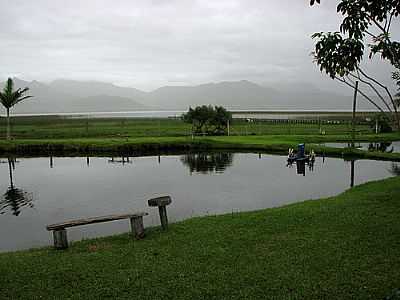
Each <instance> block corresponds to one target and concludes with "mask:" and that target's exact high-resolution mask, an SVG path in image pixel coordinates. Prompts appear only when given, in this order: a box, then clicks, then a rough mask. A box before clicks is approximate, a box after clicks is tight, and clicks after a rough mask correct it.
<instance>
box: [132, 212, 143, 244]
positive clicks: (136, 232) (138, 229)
mask: <svg viewBox="0 0 400 300" xmlns="http://www.w3.org/2000/svg"><path fill="white" fill-rule="evenodd" d="M131 229H132V235H133V236H134V237H135V239H137V240H140V239H142V238H144V226H143V217H142V216H139V217H133V218H131Z"/></svg>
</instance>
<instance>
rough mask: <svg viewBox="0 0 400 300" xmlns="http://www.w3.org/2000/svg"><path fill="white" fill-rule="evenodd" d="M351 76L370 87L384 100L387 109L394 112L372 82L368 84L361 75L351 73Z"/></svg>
mask: <svg viewBox="0 0 400 300" xmlns="http://www.w3.org/2000/svg"><path fill="white" fill-rule="evenodd" d="M349 75H350V76H352V77H353V78H355V79H358V80H359V81H360V82H362V83H364V84H366V85H368V86H369V87H370V88H371V89H372V90H373V91H374V92H375V94H376V95H377V96H378V97H379V98H380V99H381V100H382V102H383V103H384V104H385V106H386V107H387V109H388V110H389V111H390V112H392V109H391V108H390V106H389V104H388V103H387V102H386V100H385V98H383V96H382V95H381V93H379V91H378V90H377V89H376V88H375V87H374V85H373V84H372V83H371V82H368V81H366V80H364V79H362V78H361V76H360V75H359V74H357V76H356V75H354V74H352V73H349Z"/></svg>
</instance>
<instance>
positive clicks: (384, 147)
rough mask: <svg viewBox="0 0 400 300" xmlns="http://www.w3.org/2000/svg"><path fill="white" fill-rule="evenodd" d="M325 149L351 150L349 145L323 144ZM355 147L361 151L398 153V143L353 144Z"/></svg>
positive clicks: (399, 149) (399, 148) (399, 147)
mask: <svg viewBox="0 0 400 300" xmlns="http://www.w3.org/2000/svg"><path fill="white" fill-rule="evenodd" d="M324 145H325V146H327V147H334V148H351V143H325V144H324ZM355 147H356V148H357V149H361V150H368V151H377V152H386V153H393V152H395V153H399V152H400V142H398V141H397V142H371V143H360V142H358V143H355Z"/></svg>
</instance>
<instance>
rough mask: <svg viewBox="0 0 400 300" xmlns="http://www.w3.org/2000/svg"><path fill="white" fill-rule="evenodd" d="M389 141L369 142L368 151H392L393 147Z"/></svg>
mask: <svg viewBox="0 0 400 300" xmlns="http://www.w3.org/2000/svg"><path fill="white" fill-rule="evenodd" d="M391 146H392V143H391V142H382V143H369V145H368V151H379V152H386V153H392V152H393V151H394V148H393V146H392V147H391Z"/></svg>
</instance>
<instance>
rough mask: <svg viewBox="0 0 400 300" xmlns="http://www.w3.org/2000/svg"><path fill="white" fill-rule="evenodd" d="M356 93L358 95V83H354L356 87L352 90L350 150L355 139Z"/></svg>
mask: <svg viewBox="0 0 400 300" xmlns="http://www.w3.org/2000/svg"><path fill="white" fill-rule="evenodd" d="M357 93H358V81H356V86H355V88H354V98H353V119H352V124H351V146H352V148H354V140H355V139H356V107H357Z"/></svg>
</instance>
